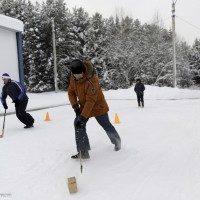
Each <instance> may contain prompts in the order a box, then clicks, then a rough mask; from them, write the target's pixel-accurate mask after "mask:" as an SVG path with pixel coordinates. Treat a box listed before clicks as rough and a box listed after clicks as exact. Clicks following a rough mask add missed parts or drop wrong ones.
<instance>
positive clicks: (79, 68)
mask: <svg viewBox="0 0 200 200" xmlns="http://www.w3.org/2000/svg"><path fill="white" fill-rule="evenodd" d="M70 70H71V72H72V74H82V73H84V72H85V66H84V64H83V63H82V61H81V60H78V59H76V60H73V61H72V63H71V65H70Z"/></svg>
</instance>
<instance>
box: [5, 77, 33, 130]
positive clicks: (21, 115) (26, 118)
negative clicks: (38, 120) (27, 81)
mask: <svg viewBox="0 0 200 200" xmlns="http://www.w3.org/2000/svg"><path fill="white" fill-rule="evenodd" d="M2 80H3V82H4V86H3V88H2V95H1V103H2V104H3V107H4V109H8V106H7V103H6V98H7V95H8V96H10V98H11V99H12V100H13V103H15V111H16V116H17V118H18V119H19V120H20V121H21V122H22V123H24V124H25V125H26V126H25V127H24V128H31V127H33V123H34V119H33V117H32V116H31V115H30V114H29V113H27V112H26V107H27V104H28V96H27V95H26V92H25V89H24V87H23V86H22V84H20V83H19V82H17V81H14V80H11V78H10V76H9V74H7V73H4V74H3V75H2Z"/></svg>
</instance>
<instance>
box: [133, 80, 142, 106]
mask: <svg viewBox="0 0 200 200" xmlns="http://www.w3.org/2000/svg"><path fill="white" fill-rule="evenodd" d="M134 90H135V92H136V94H137V101H138V107H140V105H141V104H140V102H141V103H142V107H144V90H145V86H144V84H143V83H142V82H141V79H139V78H138V79H137V80H136V84H135V88H134Z"/></svg>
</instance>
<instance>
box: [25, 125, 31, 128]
mask: <svg viewBox="0 0 200 200" xmlns="http://www.w3.org/2000/svg"><path fill="white" fill-rule="evenodd" d="M32 127H33V124H28V125H26V126H24V128H32Z"/></svg>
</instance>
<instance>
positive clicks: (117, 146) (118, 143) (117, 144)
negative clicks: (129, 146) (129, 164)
mask: <svg viewBox="0 0 200 200" xmlns="http://www.w3.org/2000/svg"><path fill="white" fill-rule="evenodd" d="M116 141H117V142H116V144H115V151H119V150H120V149H121V140H119V139H117V140H116Z"/></svg>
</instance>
